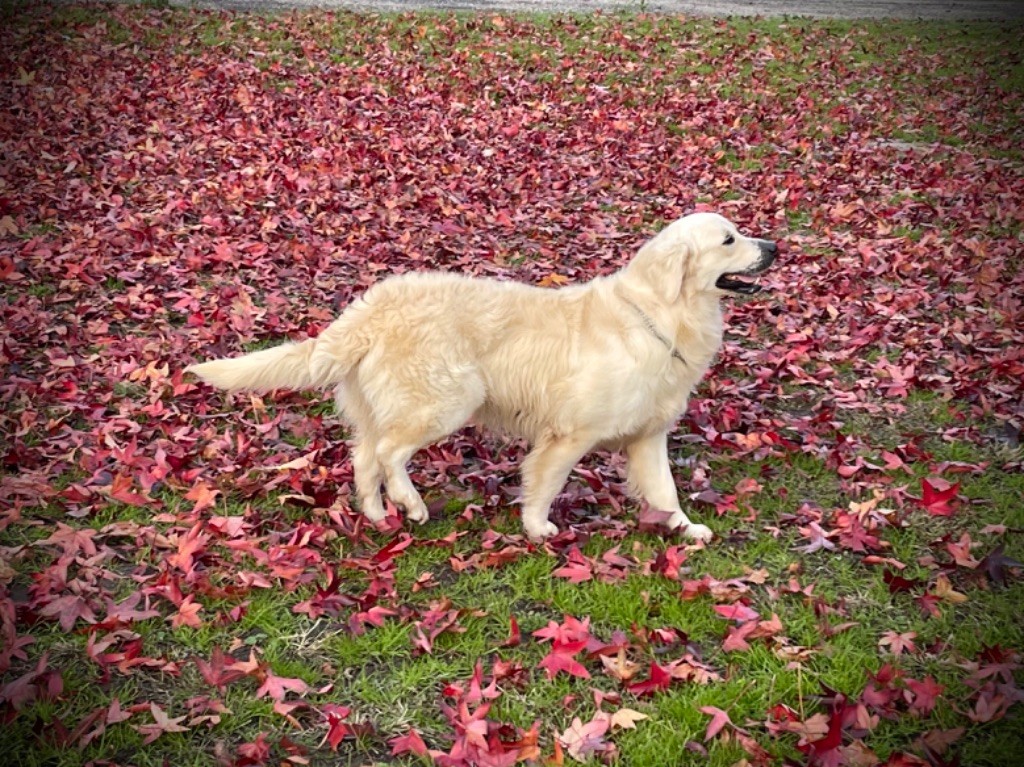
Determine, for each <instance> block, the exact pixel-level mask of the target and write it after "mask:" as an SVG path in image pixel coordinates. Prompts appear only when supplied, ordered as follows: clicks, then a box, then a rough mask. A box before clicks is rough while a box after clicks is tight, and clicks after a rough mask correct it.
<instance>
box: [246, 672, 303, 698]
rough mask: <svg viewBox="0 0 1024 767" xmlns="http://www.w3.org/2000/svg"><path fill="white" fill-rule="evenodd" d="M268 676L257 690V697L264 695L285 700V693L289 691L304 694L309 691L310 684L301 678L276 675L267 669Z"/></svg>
mask: <svg viewBox="0 0 1024 767" xmlns="http://www.w3.org/2000/svg"><path fill="white" fill-rule="evenodd" d="M264 673H265V674H266V676H265V677H264V679H263V683H262V684H261V685H260V686H259V689H257V690H256V697H257V698H262V697H263V696H265V695H266V696H269V697H270V698H271V700H284V698H285V695H287V694H288V692H289V691H291V692H294V693H295V694H296V695H304V694H305V693H307V692H309V685H307V684H306V683H305V682H303V681H302V680H301V679H293V678H289V677H283V676H275V675H274V674H273V673H271V672H269V671H266V672H264Z"/></svg>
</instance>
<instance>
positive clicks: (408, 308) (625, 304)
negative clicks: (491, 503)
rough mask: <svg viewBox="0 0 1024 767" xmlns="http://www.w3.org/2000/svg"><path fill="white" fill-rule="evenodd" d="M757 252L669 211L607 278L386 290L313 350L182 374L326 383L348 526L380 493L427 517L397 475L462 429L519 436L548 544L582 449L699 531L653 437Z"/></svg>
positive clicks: (686, 390) (693, 532) (723, 230)
mask: <svg viewBox="0 0 1024 767" xmlns="http://www.w3.org/2000/svg"><path fill="white" fill-rule="evenodd" d="M776 253H777V249H776V246H775V244H774V243H772V242H769V241H767V240H758V239H752V238H748V237H744V236H743V235H741V234H740V233H739V232H738V231H737V229H736V227H735V226H734V225H733V224H731V223H730V222H729V221H727V220H726V219H724V218H722V217H721V216H718V215H716V214H713V213H696V214H693V215H689V216H685V217H684V218H681V219H679V220H677V221H675V222H673V223H672V224H670V225H669V226H668V227H666V228H665V229H664V230H662V231H661V232H660V233H659V234H657V235H656V236H655V237H654V238H653V239H651V240H650V241H648V242H647V243H646V244H645V245H644V246H643V247H642V248H641V249H640V251H639V252H638V253H637V254H636V256H635V257H634V258H633V260H632V261H631V262H630V263H629V265H628V266H626V267H625V268H624V269H622V270H621V271H619V272H617V273H615V274H612V275H610V276H606V277H598V278H596V279H594V280H592V281H591V282H588V283H585V284H582V285H574V286H566V287H563V288H558V289H550V288H539V287H533V286H529V285H523V284H520V283H514V282H500V281H497V280H493V279H483V278H473V277H466V276H461V275H458V274H444V273H433V272H432V273H419V274H403V275H400V276H396V277H391V278H389V279H386V280H384V281H383V282H381V283H378V284H377V285H374V286H373V287H371V288H370V289H369V290H367V291H366V293H365V294H364V295H363V296H362V297H360V298H358V299H356V300H355V301H354V302H353V303H352V304H351V305H349V307H348V308H347V309H346V310H345V311H344V312H343V313H342V314H341V316H340V317H339V318H338V319H337V320H335V321H334V322H333V323H332V324H331V325H330V326H329V327H328V328H327V329H326V330H324V331H323V332H322V333H320V335H319V336H317V337H316V338H311V339H309V340H306V341H303V342H301V343H286V344H284V345H282V346H278V347H275V348H272V349H266V350H263V351H258V352H254V353H252V354H246V355H244V356H242V357H235V358H232V359H219V360H213V361H210V362H204V363H201V364H197V365H192V366H191V367H189V368H188V370H189V371H191V372H192V373H195V374H196V375H197V376H199V377H200V378H201V379H202V380H204V381H206V382H208V383H210V384H212V385H214V386H217V387H219V388H221V389H226V390H229V391H235V390H241V389H246V390H256V391H260V390H262V391H266V390H270V389H276V388H292V389H294V388H305V387H328V386H331V387H336V392H337V393H336V401H337V404H338V407H339V409H340V410H341V411H342V413H343V414H344V416H345V418H346V420H347V421H348V422H349V423H350V424H351V425H352V427H353V430H354V439H353V441H352V444H351V451H352V466H353V471H354V474H355V484H356V492H357V495H358V497H359V502H360V505H361V508H362V512H363V514H365V515H366V517H367V518H368V519H369V520H371V521H372V522H377V521H380V520H382V519H383V518H384V516H385V510H384V506H383V504H382V502H381V496H380V489H381V484H383V485H384V487H385V488H386V491H387V495H388V497H389V498H390V499H391V500H392V501H393V502H394V503H395V505H396V506H399V507H401V508H402V509H404V511H405V514H406V516H407V517H408V519H410V520H411V521H413V522H420V523H422V522H425V521H426V520H427V508H426V506H425V505H424V503H423V499H422V498H421V497H420V494H419V493H418V492H417V491H416V488H415V487H413V484H412V482H411V481H410V480H409V475H408V474H407V473H406V464H407V463H408V462H409V460H410V459H411V458H412V456H413V454H414V453H415V452H416V451H417V450H419V449H420V448H421V447H423V446H424V445H427V444H429V443H431V442H434V441H436V440H439V439H441V438H443V437H445V436H446V435H448V434H450V433H451V432H453V431H455V430H456V429H458V428H460V427H462V426H463V425H465V424H466V423H467V422H469V421H471V420H472V421H475V422H478V423H482V424H484V425H486V426H489V427H491V428H495V429H500V430H503V431H505V432H508V433H511V434H513V435H518V436H520V437H523V438H525V439H527V440H528V441H529V442H530V443H531V445H532V449H531V450H530V452H529V454H528V455H527V457H526V459H525V460H524V461H523V465H522V485H523V492H522V515H523V527H524V528H525V529H526V533H527V535H529V536H530V537H531V538H533V539H535V540H537V539H543V538H545V537H547V536H550V535H554V534H555V533H557V532H558V528H557V527H556V526H555V525H554V524H552V523H551V522H549V521H548V511H549V508H550V505H551V502H552V500H554V498H555V496H556V495H557V494H558V492H559V491H560V490H561V489H562V487H563V485H564V484H565V481H566V478H567V477H568V475H569V472H570V471H571V470H572V468H573V466H574V465H575V464H576V462H577V461H579V460H580V458H582V457H583V455H584V454H585V453H587V452H588V451H590V450H593V449H595V448H599V447H600V448H608V449H624V450H625V452H626V456H627V459H628V469H627V473H628V479H629V485H630V487H631V489H632V491H633V492H635V494H636V495H638V496H639V497H641V498H643V499H644V500H646V501H647V502H648V503H649V504H650V505H651V506H653V507H655V508H657V509H661V510H664V511H669V512H671V513H672V516H671V518H670V520H669V522H668V525H669V527H670V528H673V529H675V528H683V533H684V534H685V535H686V536H687V537H689V538H691V539H697V540H708V539H710V538H711V536H712V532H711V530H710V529H709V528H708V527H706V526H705V525H700V524H694V523H692V522H690V520H689V518H688V517H687V516H686V514H685V513H684V512H683V510H682V508H681V506H680V503H679V495H678V491H677V489H676V484H675V481H674V479H673V478H672V472H671V465H670V463H669V457H668V452H667V433H668V430H669V429H671V428H672V427H673V426H674V424H675V422H676V420H677V419H678V418H679V416H680V415H681V414H682V413H683V411H684V410H685V408H686V402H687V398H688V397H689V395H690V392H691V391H692V390H693V388H694V386H696V384H697V382H698V381H700V379H701V377H702V376H703V375H704V373H705V372H706V371H707V369H708V366H709V365H710V364H711V360H712V358H713V357H714V355H715V353H716V351H717V350H718V348H719V346H720V344H721V343H722V312H721V309H720V307H719V299H721V298H722V297H723V296H725V295H728V294H735V293H740V294H751V293H754V292H756V291H757V290H759V289H760V288H759V286H758V285H756V284H755V282H754V281H753V279H752V276H753V275H756V274H758V273H760V272H762V271H764V270H765V269H767V268H768V267H769V266H770V265H771V263H772V262H773V261H774V260H775V256H776Z"/></svg>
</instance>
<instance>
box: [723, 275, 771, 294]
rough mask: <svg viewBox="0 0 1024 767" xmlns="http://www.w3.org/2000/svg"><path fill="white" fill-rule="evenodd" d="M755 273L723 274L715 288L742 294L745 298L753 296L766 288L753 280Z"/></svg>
mask: <svg viewBox="0 0 1024 767" xmlns="http://www.w3.org/2000/svg"><path fill="white" fill-rule="evenodd" d="M753 277H754V273H753V272H736V273H734V274H723V275H722V276H721V277H719V278H718V279H717V280H716V281H715V287H716V288H719V289H721V290H728V291H729V292H730V293H740V294H741V295H744V296H752V295H754V293H758V292H760V291H761V290H763V289H764V288H762V287H761V286H760V285H758V284H757V282H756V281H755V280H754V279H752V278H753Z"/></svg>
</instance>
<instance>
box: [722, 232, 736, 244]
mask: <svg viewBox="0 0 1024 767" xmlns="http://www.w3.org/2000/svg"><path fill="white" fill-rule="evenodd" d="M734 242H736V238H735V237H733V236H732V235H731V234H730V235H729V236H728V237H726V238H725V242H724V243H723V244H724V245H732V244H733V243H734Z"/></svg>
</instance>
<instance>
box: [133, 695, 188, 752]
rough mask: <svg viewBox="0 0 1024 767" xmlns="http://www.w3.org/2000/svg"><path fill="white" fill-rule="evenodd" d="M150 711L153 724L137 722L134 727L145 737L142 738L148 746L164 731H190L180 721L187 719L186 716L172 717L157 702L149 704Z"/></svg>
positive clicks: (143, 743) (143, 742)
mask: <svg viewBox="0 0 1024 767" xmlns="http://www.w3.org/2000/svg"><path fill="white" fill-rule="evenodd" d="M149 711H150V713H151V714H152V715H153V723H152V724H135V725H132V727H133V728H134V729H135V730H136V731H138V732H139V734H141V735H144V736H145V737H144V738H143V740H142V745H144V746H148V745H149V744H150V743H152V742H153V741H154V740H156V739H157V738H159V737H160V736H161V735H163V734H164V733H168V732H188V729H189V728H188V727H183V726H182V725H181V724H180V722H183V721H185V719H187V717H186V716H179V717H175V718H174V719H171V718H170V717H169V716H167V713H166V712H165V711H164V710H163V709H162V708H160V706H158V705H157V704H156V703H150V704H149Z"/></svg>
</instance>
